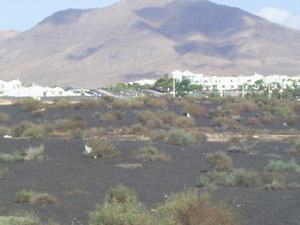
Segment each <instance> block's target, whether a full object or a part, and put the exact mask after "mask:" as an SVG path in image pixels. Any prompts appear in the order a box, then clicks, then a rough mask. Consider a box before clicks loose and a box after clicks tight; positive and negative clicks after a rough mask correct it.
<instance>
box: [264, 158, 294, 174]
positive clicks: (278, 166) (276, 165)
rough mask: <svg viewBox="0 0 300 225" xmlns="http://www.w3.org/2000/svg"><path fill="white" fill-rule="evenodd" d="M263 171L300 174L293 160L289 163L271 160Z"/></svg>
mask: <svg viewBox="0 0 300 225" xmlns="http://www.w3.org/2000/svg"><path fill="white" fill-rule="evenodd" d="M265 170H266V171H268V172H274V171H275V172H276V171H293V172H300V166H299V165H298V164H297V162H296V161H295V159H291V160H290V161H289V162H284V161H282V160H275V161H274V160H271V161H270V162H269V163H268V165H267V166H265Z"/></svg>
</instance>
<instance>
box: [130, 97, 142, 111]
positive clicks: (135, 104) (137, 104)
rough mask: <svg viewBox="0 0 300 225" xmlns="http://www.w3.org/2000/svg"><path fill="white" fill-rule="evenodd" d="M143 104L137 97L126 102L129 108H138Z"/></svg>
mask: <svg viewBox="0 0 300 225" xmlns="http://www.w3.org/2000/svg"><path fill="white" fill-rule="evenodd" d="M143 105H144V103H143V101H142V100H141V99H138V98H133V99H130V100H129V101H128V102H127V106H128V107H129V108H132V109H140V108H142V107H143Z"/></svg>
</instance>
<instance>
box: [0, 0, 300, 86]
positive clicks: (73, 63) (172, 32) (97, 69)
mask: <svg viewBox="0 0 300 225" xmlns="http://www.w3.org/2000/svg"><path fill="white" fill-rule="evenodd" d="M0 38H1V33H0ZM0 59H1V60H0V79H2V80H10V79H15V78H17V77H19V78H20V79H21V80H22V81H24V82H25V83H30V82H35V83H38V84H42V85H54V84H57V85H60V86H67V85H68V86H69V85H72V86H79V87H89V88H91V87H101V86H105V85H108V84H110V83H117V82H126V81H132V80H137V79H143V78H151V77H158V76H162V75H164V74H167V73H170V72H171V71H172V70H174V69H180V70H190V71H192V72H195V73H204V74H207V75H211V74H220V75H240V74H244V75H249V74H253V73H254V72H259V73H264V74H269V73H280V74H286V75H299V73H300V72H299V71H300V32H299V31H296V30H292V29H289V28H287V27H284V26H281V25H278V24H274V23H271V22H269V21H266V20H264V19H262V18H260V17H257V16H255V15H253V14H250V13H248V12H246V11H243V10H241V9H238V8H232V7H228V6H224V5H218V4H215V3H213V2H210V1H206V0H159V1H158V0H120V2H118V3H116V4H114V5H112V6H110V7H107V8H99V9H88V10H77V9H69V10H65V11H59V12H57V13H54V14H53V15H51V16H49V17H48V18H46V19H44V20H43V21H41V22H40V23H39V24H37V25H36V26H34V27H33V28H32V29H30V30H27V31H25V32H22V33H20V34H18V35H15V36H12V37H10V38H5V39H3V40H1V39H0Z"/></svg>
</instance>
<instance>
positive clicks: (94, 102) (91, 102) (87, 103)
mask: <svg viewBox="0 0 300 225" xmlns="http://www.w3.org/2000/svg"><path fill="white" fill-rule="evenodd" d="M100 105H101V100H99V99H92V98H84V99H82V100H81V102H80V103H77V104H75V105H74V107H75V109H88V108H96V107H98V106H100Z"/></svg>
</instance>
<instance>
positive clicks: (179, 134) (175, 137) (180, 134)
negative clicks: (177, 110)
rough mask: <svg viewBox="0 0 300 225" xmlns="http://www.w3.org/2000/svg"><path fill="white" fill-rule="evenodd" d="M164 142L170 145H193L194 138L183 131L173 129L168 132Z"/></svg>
mask: <svg viewBox="0 0 300 225" xmlns="http://www.w3.org/2000/svg"><path fill="white" fill-rule="evenodd" d="M166 142H167V143H168V144H172V145H181V146H184V145H190V144H193V143H195V137H194V136H193V135H192V134H191V133H189V132H186V131H184V130H180V129H173V130H171V131H169V133H168V136H167V138H166Z"/></svg>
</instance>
